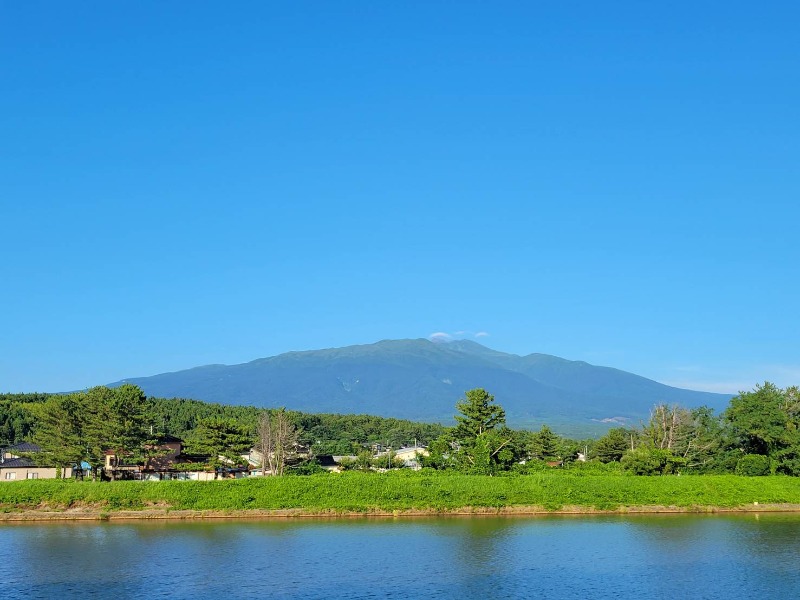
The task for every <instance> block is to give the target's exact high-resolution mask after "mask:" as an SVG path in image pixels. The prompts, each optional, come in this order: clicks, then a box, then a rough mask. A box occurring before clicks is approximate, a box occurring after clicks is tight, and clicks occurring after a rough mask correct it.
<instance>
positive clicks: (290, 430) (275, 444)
mask: <svg viewBox="0 0 800 600" xmlns="http://www.w3.org/2000/svg"><path fill="white" fill-rule="evenodd" d="M257 436H258V442H257V446H256V447H257V449H258V451H259V452H260V453H261V468H262V469H263V471H264V475H266V472H267V469H269V472H270V475H283V473H284V470H285V469H286V462H287V460H288V459H289V458H290V457H291V456H292V455H293V454H294V453H295V452H296V448H297V430H296V429H295V427H294V425H292V423H291V421H289V417H288V416H287V415H286V411H285V410H283V409H281V410H279V411H275V412H274V413H269V412H264V413H262V414H261V416H260V417H259V419H258V426H257Z"/></svg>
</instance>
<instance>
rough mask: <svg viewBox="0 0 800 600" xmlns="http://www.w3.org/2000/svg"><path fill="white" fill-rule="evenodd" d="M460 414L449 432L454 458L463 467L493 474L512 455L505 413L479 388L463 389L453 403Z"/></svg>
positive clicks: (492, 398)
mask: <svg viewBox="0 0 800 600" xmlns="http://www.w3.org/2000/svg"><path fill="white" fill-rule="evenodd" d="M456 408H457V409H458V411H459V413H461V414H459V415H456V416H455V419H456V423H457V424H456V426H455V427H454V428H453V430H452V433H451V434H450V439H451V450H452V455H453V458H454V461H455V463H456V464H458V465H459V468H460V469H461V470H463V471H466V472H469V473H475V474H481V475H492V474H494V473H495V472H496V471H498V470H500V469H504V468H508V467H509V465H510V463H511V462H512V461H513V459H514V455H513V452H512V451H511V447H510V444H511V442H512V437H513V436H512V433H511V431H510V430H509V429H508V428H507V427H505V422H506V413H505V410H503V407H501V406H500V405H498V404H495V403H494V396H492V395H491V394H489V393H488V392H487V391H486V390H484V389H482V388H476V389H474V390H469V391H468V392H466V394H465V397H464V398H463V399H462V400H460V401H459V402H458V403H457V404H456Z"/></svg>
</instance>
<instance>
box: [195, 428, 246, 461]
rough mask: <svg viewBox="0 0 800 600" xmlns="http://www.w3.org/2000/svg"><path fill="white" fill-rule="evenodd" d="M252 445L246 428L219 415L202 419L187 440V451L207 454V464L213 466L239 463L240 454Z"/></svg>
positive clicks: (240, 459)
mask: <svg viewBox="0 0 800 600" xmlns="http://www.w3.org/2000/svg"><path fill="white" fill-rule="evenodd" d="M252 445H253V436H252V434H251V432H250V431H249V430H248V428H246V427H244V426H242V425H240V424H239V423H237V422H236V421H235V420H233V419H223V418H219V417H211V418H208V419H202V420H201V421H200V422H199V423H198V425H197V428H196V429H195V430H194V431H193V432H192V436H191V438H190V439H189V440H188V450H189V452H191V453H193V454H199V455H204V456H208V462H209V464H210V465H212V466H215V467H219V466H226V465H231V464H241V463H242V462H243V459H242V457H241V455H242V454H243V453H244V452H246V451H247V450H249V449H250V448H251V447H252Z"/></svg>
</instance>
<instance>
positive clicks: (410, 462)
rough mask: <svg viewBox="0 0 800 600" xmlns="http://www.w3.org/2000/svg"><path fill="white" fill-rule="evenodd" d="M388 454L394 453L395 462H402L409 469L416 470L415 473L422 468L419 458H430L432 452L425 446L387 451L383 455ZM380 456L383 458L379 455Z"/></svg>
mask: <svg viewBox="0 0 800 600" xmlns="http://www.w3.org/2000/svg"><path fill="white" fill-rule="evenodd" d="M387 453H392V454H393V455H394V456H393V458H394V460H397V461H402V462H403V466H404V467H406V468H409V469H414V470H415V471H419V470H420V469H421V468H422V466H420V464H419V457H420V456H428V455H430V452H428V449H427V448H426V447H425V446H416V445H415V446H408V447H406V446H404V447H402V448H399V449H397V450H391V449H389V450H387V452H384V453H383V454H382V455H383V456H386V454H387ZM378 456H381V454H379V455H378Z"/></svg>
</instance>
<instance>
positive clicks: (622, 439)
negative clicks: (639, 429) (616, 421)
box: [592, 427, 636, 463]
mask: <svg viewBox="0 0 800 600" xmlns="http://www.w3.org/2000/svg"><path fill="white" fill-rule="evenodd" d="M635 436H636V434H635V432H634V431H632V430H630V429H625V428H624V427H615V428H614V429H609V430H608V433H606V434H605V435H604V436H603V437H601V438H600V439H599V440H597V442H595V445H594V448H593V452H592V454H593V455H594V457H595V458H597V459H598V460H599V461H600V462H604V463H609V462H615V461H619V460H620V459H621V458H622V455H623V454H625V452H626V451H628V450H630V449H631V446H632V445H633V440H634V438H635Z"/></svg>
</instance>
